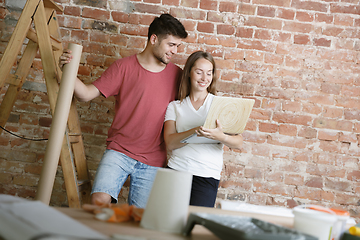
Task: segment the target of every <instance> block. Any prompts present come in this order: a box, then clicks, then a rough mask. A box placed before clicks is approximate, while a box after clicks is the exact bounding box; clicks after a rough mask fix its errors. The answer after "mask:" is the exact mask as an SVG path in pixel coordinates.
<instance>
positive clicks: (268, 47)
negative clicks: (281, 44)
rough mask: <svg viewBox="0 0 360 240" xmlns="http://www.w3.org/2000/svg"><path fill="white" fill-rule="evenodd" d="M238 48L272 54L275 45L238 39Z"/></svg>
mask: <svg viewBox="0 0 360 240" xmlns="http://www.w3.org/2000/svg"><path fill="white" fill-rule="evenodd" d="M237 47H238V48H242V49H253V50H260V51H266V52H274V50H275V48H276V45H275V44H273V43H271V42H265V41H260V40H248V39H239V40H238V46H237Z"/></svg>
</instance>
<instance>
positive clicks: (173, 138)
mask: <svg viewBox="0 0 360 240" xmlns="http://www.w3.org/2000/svg"><path fill="white" fill-rule="evenodd" d="M199 128H200V127H196V128H192V129H190V130H188V131H185V132H181V133H178V132H177V131H176V123H175V121H173V120H168V121H166V122H165V123H164V140H165V144H166V148H167V149H168V150H174V149H177V148H181V147H183V146H185V145H186V144H187V143H181V142H180V141H181V140H183V139H184V138H186V137H188V136H190V135H192V134H194V133H196V130H198V129H199Z"/></svg>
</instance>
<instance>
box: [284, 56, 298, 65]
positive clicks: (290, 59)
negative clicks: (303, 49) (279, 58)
mask: <svg viewBox="0 0 360 240" xmlns="http://www.w3.org/2000/svg"><path fill="white" fill-rule="evenodd" d="M284 63H285V66H287V67H292V68H301V64H302V60H299V59H297V58H295V57H292V56H286V57H285V61H284Z"/></svg>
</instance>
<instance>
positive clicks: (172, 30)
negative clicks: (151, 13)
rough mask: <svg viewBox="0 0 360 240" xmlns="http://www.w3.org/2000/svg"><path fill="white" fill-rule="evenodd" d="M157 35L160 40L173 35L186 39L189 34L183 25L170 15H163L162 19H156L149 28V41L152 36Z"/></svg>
mask: <svg viewBox="0 0 360 240" xmlns="http://www.w3.org/2000/svg"><path fill="white" fill-rule="evenodd" d="M153 34H155V35H156V36H157V37H158V38H163V37H166V36H167V35H172V36H174V37H179V38H182V39H184V38H186V37H187V35H188V34H187V32H186V31H185V27H184V26H183V25H182V23H181V22H180V21H179V20H177V19H176V18H174V17H173V16H171V15H170V14H167V13H165V14H161V15H160V17H156V18H155V19H154V21H153V22H152V23H151V24H150V26H149V32H148V40H149V39H150V37H151V35H153Z"/></svg>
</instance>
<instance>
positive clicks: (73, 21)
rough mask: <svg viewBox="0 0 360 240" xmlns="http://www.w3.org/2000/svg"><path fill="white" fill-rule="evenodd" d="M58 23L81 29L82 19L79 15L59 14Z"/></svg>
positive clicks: (61, 25) (62, 25)
mask: <svg viewBox="0 0 360 240" xmlns="http://www.w3.org/2000/svg"><path fill="white" fill-rule="evenodd" d="M58 23H59V26H60V27H66V28H76V29H81V23H82V19H81V18H77V17H68V16H66V17H62V16H58Z"/></svg>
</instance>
